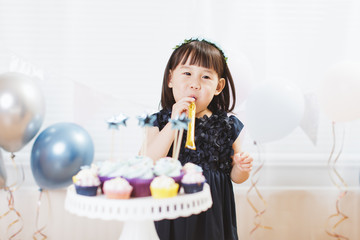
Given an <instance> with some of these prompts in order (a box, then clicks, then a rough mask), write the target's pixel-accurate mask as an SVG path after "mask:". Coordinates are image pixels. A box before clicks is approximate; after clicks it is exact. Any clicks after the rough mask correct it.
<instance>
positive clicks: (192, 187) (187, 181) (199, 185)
mask: <svg viewBox="0 0 360 240" xmlns="http://www.w3.org/2000/svg"><path fill="white" fill-rule="evenodd" d="M205 181H206V180H205V177H204V175H202V173H197V172H189V173H186V174H185V175H184V177H183V178H182V180H181V184H182V186H183V188H184V192H185V193H196V192H200V191H202V190H203V188H204V183H205Z"/></svg>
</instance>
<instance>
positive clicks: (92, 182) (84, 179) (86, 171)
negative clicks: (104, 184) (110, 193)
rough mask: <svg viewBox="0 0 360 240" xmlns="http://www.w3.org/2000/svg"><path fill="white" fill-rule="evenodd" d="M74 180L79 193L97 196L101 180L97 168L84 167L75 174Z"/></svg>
mask: <svg viewBox="0 0 360 240" xmlns="http://www.w3.org/2000/svg"><path fill="white" fill-rule="evenodd" d="M72 179H73V182H74V185H75V190H76V193H77V194H80V195H84V196H96V194H97V189H98V187H99V185H100V180H99V178H98V176H97V168H95V167H94V165H92V167H91V168H90V167H88V166H87V167H82V169H81V170H80V171H79V172H78V173H77V174H76V175H75V176H73V178H72Z"/></svg>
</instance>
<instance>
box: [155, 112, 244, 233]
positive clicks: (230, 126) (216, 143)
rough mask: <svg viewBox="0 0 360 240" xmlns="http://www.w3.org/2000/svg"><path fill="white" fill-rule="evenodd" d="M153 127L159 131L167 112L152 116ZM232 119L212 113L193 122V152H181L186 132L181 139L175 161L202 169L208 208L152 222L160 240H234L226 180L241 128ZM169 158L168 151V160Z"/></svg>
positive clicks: (228, 180)
mask: <svg viewBox="0 0 360 240" xmlns="http://www.w3.org/2000/svg"><path fill="white" fill-rule="evenodd" d="M155 115H156V117H157V118H156V121H155V124H154V125H155V126H157V127H159V130H162V129H163V128H164V126H165V125H166V124H167V122H168V120H169V119H170V116H171V112H170V111H168V110H164V109H163V110H161V111H160V112H158V113H156V114H155ZM243 126H244V125H243V124H242V123H241V122H240V121H239V119H237V118H236V117H235V116H230V117H228V116H227V113H226V112H217V113H213V114H212V115H211V116H210V117H207V116H204V117H202V118H199V119H198V118H197V119H196V120H195V145H196V150H190V149H187V148H185V141H186V131H184V137H183V139H182V145H181V150H180V154H179V160H180V162H181V163H182V165H184V164H185V163H187V162H192V163H195V164H197V165H200V166H201V167H202V168H203V174H204V176H205V178H206V181H207V183H208V184H209V186H210V190H211V196H212V200H213V205H212V207H211V208H210V209H209V210H207V211H206V212H202V213H200V214H198V215H192V216H190V217H186V218H178V219H175V220H161V221H157V222H155V227H156V231H157V233H158V235H159V238H160V239H161V240H192V239H194V240H201V239H204V240H205V239H206V240H211V239H213V240H223V239H224V240H234V239H238V236H237V227H236V212H235V201H234V193H233V187H232V181H231V178H230V172H231V168H232V165H231V163H232V159H231V156H232V155H233V154H234V150H233V148H232V144H233V143H234V141H235V140H236V138H237V137H238V135H239V133H240V131H241V130H242V128H243ZM171 154H172V147H171V148H170V150H169V153H168V156H171Z"/></svg>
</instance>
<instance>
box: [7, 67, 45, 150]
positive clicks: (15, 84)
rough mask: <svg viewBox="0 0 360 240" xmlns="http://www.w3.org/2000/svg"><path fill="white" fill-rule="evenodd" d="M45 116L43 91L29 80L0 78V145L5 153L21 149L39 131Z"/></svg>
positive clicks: (22, 76) (10, 75) (16, 75)
mask: <svg viewBox="0 0 360 240" xmlns="http://www.w3.org/2000/svg"><path fill="white" fill-rule="evenodd" d="M44 114H45V101H44V97H43V95H42V92H41V90H40V88H39V86H38V85H37V84H35V81H34V79H33V78H32V77H30V76H27V75H25V74H22V73H16V72H9V73H3V74H1V75H0V146H1V147H2V148H3V149H4V150H6V151H8V152H17V151H18V150H20V149H21V148H23V147H24V146H25V145H26V144H27V143H28V142H29V141H30V140H31V139H32V138H33V137H34V136H35V135H36V134H37V132H38V131H39V129H40V127H41V124H42V122H43V119H44Z"/></svg>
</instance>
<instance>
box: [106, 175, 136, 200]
mask: <svg viewBox="0 0 360 240" xmlns="http://www.w3.org/2000/svg"><path fill="white" fill-rule="evenodd" d="M103 189H104V194H105V195H106V197H107V198H110V199H129V198H130V195H131V192H132V190H133V187H132V186H131V185H130V184H129V182H128V181H126V180H125V179H124V178H120V177H117V178H113V179H111V180H108V181H106V182H105V183H104V187H103Z"/></svg>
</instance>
